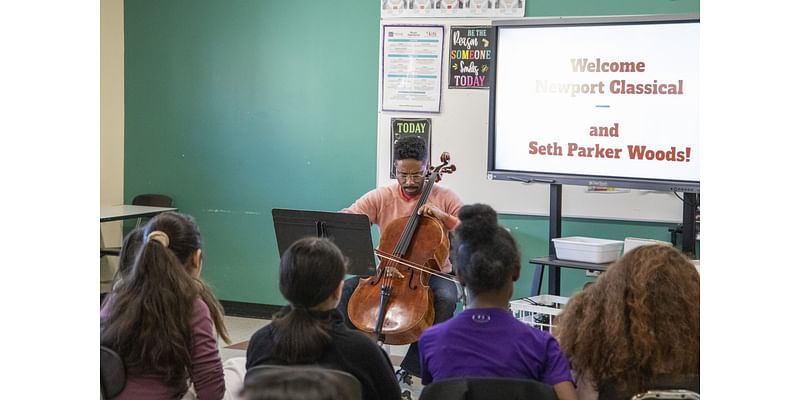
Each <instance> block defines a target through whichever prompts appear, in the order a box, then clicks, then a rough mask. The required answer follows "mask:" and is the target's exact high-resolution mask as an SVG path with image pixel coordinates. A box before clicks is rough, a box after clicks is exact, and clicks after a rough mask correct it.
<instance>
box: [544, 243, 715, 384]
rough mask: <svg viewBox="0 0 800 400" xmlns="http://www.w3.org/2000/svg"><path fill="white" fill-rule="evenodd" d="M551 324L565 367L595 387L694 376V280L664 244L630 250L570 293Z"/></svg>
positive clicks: (696, 324)
mask: <svg viewBox="0 0 800 400" xmlns="http://www.w3.org/2000/svg"><path fill="white" fill-rule="evenodd" d="M557 326H558V328H557V330H556V334H557V336H558V337H559V341H560V343H561V348H562V349H563V351H564V353H565V354H566V355H567V357H568V358H569V359H570V361H571V363H572V366H573V369H574V370H575V371H576V372H577V373H578V374H579V375H582V376H591V377H592V379H593V380H594V383H595V384H597V385H598V386H602V385H604V384H608V383H611V382H614V383H615V384H617V385H620V386H619V387H622V388H625V389H628V390H640V389H644V387H643V386H644V384H645V382H649V381H651V380H652V379H653V377H655V376H657V375H659V374H696V373H699V367H700V276H699V275H698V273H697V270H696V269H695V268H694V265H692V263H691V262H690V261H689V259H688V258H686V257H685V256H684V255H683V254H681V253H680V252H679V251H678V250H676V249H674V248H672V247H671V246H665V245H647V246H641V247H637V248H636V249H633V250H631V251H630V252H628V253H626V254H625V255H623V256H622V257H621V258H620V259H619V260H618V261H617V262H615V263H614V264H612V265H611V266H610V267H609V268H608V270H607V271H606V272H604V273H603V274H602V275H600V277H599V278H597V280H596V281H595V283H594V284H592V285H590V286H589V287H586V288H585V289H584V290H582V291H580V292H579V293H577V294H575V295H574V296H573V297H572V298H571V299H570V301H569V303H568V304H567V306H566V308H565V310H564V311H563V312H562V313H561V315H560V316H559V317H558V320H557Z"/></svg>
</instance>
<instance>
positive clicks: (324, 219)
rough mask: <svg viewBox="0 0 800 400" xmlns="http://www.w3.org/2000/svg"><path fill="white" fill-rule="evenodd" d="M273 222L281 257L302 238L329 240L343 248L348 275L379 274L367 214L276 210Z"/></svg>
mask: <svg viewBox="0 0 800 400" xmlns="http://www.w3.org/2000/svg"><path fill="white" fill-rule="evenodd" d="M272 220H273V222H274V223H275V237H276V238H277V239H278V252H279V253H280V254H283V252H284V251H286V249H288V248H289V246H291V245H292V243H294V242H295V241H296V240H298V239H301V238H304V237H308V236H311V237H322V238H327V239H329V240H331V241H332V242H333V243H335V244H336V245H337V246H339V249H340V250H341V251H342V254H344V256H345V258H346V259H347V273H348V274H352V275H360V276H368V275H374V274H375V270H376V264H375V253H374V251H375V250H374V248H373V246H372V232H371V230H370V223H369V218H368V217H367V216H366V215H364V214H347V213H340V212H325V211H307V210H289V209H281V208H273V209H272ZM280 254H279V255H280Z"/></svg>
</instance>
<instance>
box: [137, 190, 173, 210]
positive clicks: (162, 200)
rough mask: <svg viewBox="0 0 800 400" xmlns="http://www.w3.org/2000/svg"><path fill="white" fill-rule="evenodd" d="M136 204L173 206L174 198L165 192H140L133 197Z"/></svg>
mask: <svg viewBox="0 0 800 400" xmlns="http://www.w3.org/2000/svg"><path fill="white" fill-rule="evenodd" d="M132 204H133V205H135V206H152V207H172V198H171V197H169V196H166V195H163V194H152V193H151V194H140V195H137V196H136V197H134V198H133V201H132Z"/></svg>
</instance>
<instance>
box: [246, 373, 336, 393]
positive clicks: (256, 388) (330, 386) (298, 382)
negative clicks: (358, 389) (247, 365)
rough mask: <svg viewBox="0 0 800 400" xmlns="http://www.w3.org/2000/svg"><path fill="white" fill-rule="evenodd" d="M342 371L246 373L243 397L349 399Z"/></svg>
mask: <svg viewBox="0 0 800 400" xmlns="http://www.w3.org/2000/svg"><path fill="white" fill-rule="evenodd" d="M347 395H348V390H347V387H346V385H345V384H344V382H342V379H341V377H340V376H339V375H337V374H336V373H335V372H333V371H329V370H325V369H322V368H319V369H311V368H304V369H303V370H302V371H299V370H295V369H293V368H281V369H274V370H269V371H265V372H264V373H260V374H258V375H255V376H252V377H251V376H247V377H246V379H245V380H244V386H243V387H242V391H241V392H240V393H239V396H240V398H241V399H242V400H350V399H349V398H348V397H347Z"/></svg>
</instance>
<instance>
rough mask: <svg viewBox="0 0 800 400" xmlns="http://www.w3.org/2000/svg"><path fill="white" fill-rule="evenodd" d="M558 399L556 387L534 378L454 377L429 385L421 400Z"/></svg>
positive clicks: (421, 395) (424, 390) (425, 388)
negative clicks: (554, 388)
mask: <svg viewBox="0 0 800 400" xmlns="http://www.w3.org/2000/svg"><path fill="white" fill-rule="evenodd" d="M492 399H502V400H523V399H524V400H557V397H556V392H555V390H553V387H552V386H550V385H546V384H544V383H541V382H537V381H534V380H532V379H517V378H452V379H442V380H439V381H436V382H433V383H431V384H429V385H426V386H425V387H424V388H423V389H422V393H421V394H420V396H419V400H492Z"/></svg>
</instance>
